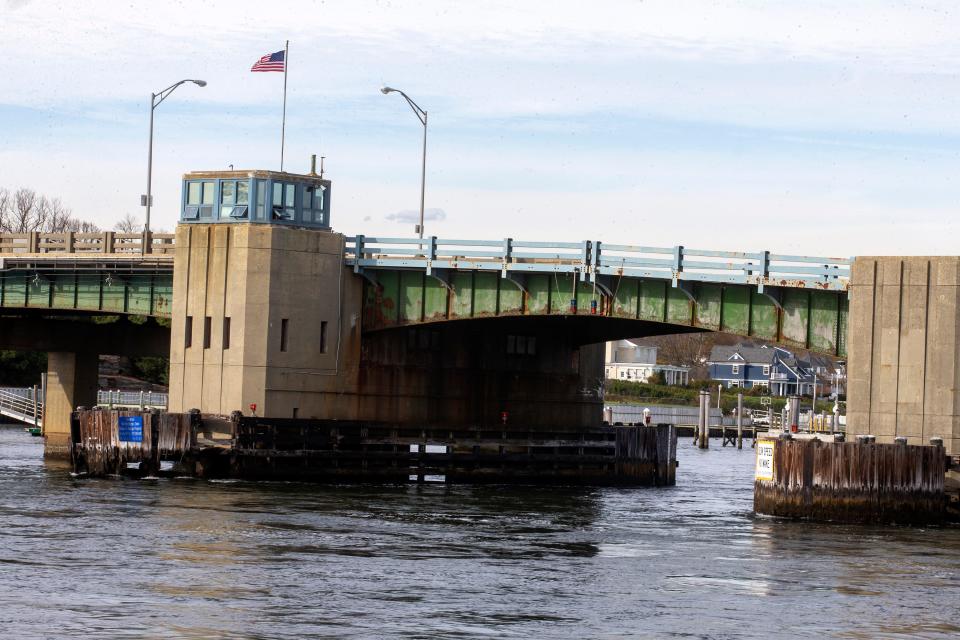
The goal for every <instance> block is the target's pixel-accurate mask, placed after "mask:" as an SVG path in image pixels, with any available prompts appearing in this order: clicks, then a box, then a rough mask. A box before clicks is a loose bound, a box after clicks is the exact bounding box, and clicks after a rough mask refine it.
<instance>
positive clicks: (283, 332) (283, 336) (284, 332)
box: [280, 318, 290, 351]
mask: <svg viewBox="0 0 960 640" xmlns="http://www.w3.org/2000/svg"><path fill="white" fill-rule="evenodd" d="M289 324H290V321H289V320H288V319H287V318H284V319H282V320H281V321H280V351H286V350H287V339H288V337H289V336H288V329H289Z"/></svg>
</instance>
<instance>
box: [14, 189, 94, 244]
mask: <svg viewBox="0 0 960 640" xmlns="http://www.w3.org/2000/svg"><path fill="white" fill-rule="evenodd" d="M32 231H39V232H42V233H64V232H66V231H81V232H88V233H93V232H98V231H100V229H99V227H97V225H95V224H93V223H91V222H86V221H83V220H78V219H76V218H74V217H73V214H72V212H71V211H70V209H69V208H67V207H66V206H65V205H64V204H63V202H62V201H61V200H60V198H48V197H46V196H43V195H40V194H39V193H37V192H36V191H34V190H33V189H27V188H24V187H21V188H19V189H17V190H16V191H10V190H9V189H5V188H0V233H30V232H32Z"/></svg>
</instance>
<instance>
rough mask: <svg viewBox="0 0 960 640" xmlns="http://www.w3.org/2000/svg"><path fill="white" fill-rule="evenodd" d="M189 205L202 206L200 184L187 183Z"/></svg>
mask: <svg viewBox="0 0 960 640" xmlns="http://www.w3.org/2000/svg"><path fill="white" fill-rule="evenodd" d="M187 204H200V183H199V182H190V183H187Z"/></svg>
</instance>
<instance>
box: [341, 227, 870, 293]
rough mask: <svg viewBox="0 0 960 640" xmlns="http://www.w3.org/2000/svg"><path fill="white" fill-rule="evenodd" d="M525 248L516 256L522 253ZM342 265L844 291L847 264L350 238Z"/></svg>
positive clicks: (587, 244) (575, 246)
mask: <svg viewBox="0 0 960 640" xmlns="http://www.w3.org/2000/svg"><path fill="white" fill-rule="evenodd" d="M411 245H413V248H411ZM518 248H519V249H520V250H517V249H518ZM344 259H345V261H346V264H347V265H348V266H352V267H354V271H356V272H358V273H359V272H361V271H362V270H364V269H368V268H372V269H377V268H380V269H385V268H386V269H390V268H400V269H425V270H426V271H427V273H431V271H433V270H434V269H476V270H487V271H500V272H502V274H503V275H504V276H506V274H507V272H509V271H517V272H524V273H532V272H544V273H572V274H577V275H579V276H580V277H581V279H582V280H589V281H594V282H597V281H599V279H601V278H603V277H609V276H614V277H621V276H633V277H645V278H660V279H664V280H672V281H673V282H674V283H675V284H676V283H677V282H678V281H699V282H723V283H741V284H755V285H759V286H761V287H763V286H767V287H790V288H818V289H825V290H840V291H842V290H846V289H847V286H848V282H849V279H850V265H851V263H852V259H849V258H826V257H822V258H821V257H814V256H794V255H782V254H774V253H771V252H769V251H757V252H739V251H716V250H708V249H686V248H684V247H683V246H674V247H647V246H637V245H620V244H606V243H603V242H601V241H596V240H584V241H582V242H526V241H518V240H513V239H512V238H505V239H503V240H502V241H493V240H462V239H458V240H446V239H442V238H437V237H435V236H432V237H427V238H423V239H407V238H373V237H370V238H368V237H366V236H363V235H357V236H350V237H346V238H345V249H344Z"/></svg>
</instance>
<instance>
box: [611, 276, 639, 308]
mask: <svg viewBox="0 0 960 640" xmlns="http://www.w3.org/2000/svg"><path fill="white" fill-rule="evenodd" d="M639 290H640V281H639V280H635V279H633V278H618V279H617V282H616V284H615V285H614V296H613V311H612V315H615V316H617V317H618V318H636V317H637V298H638V295H639V293H638V292H639Z"/></svg>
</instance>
